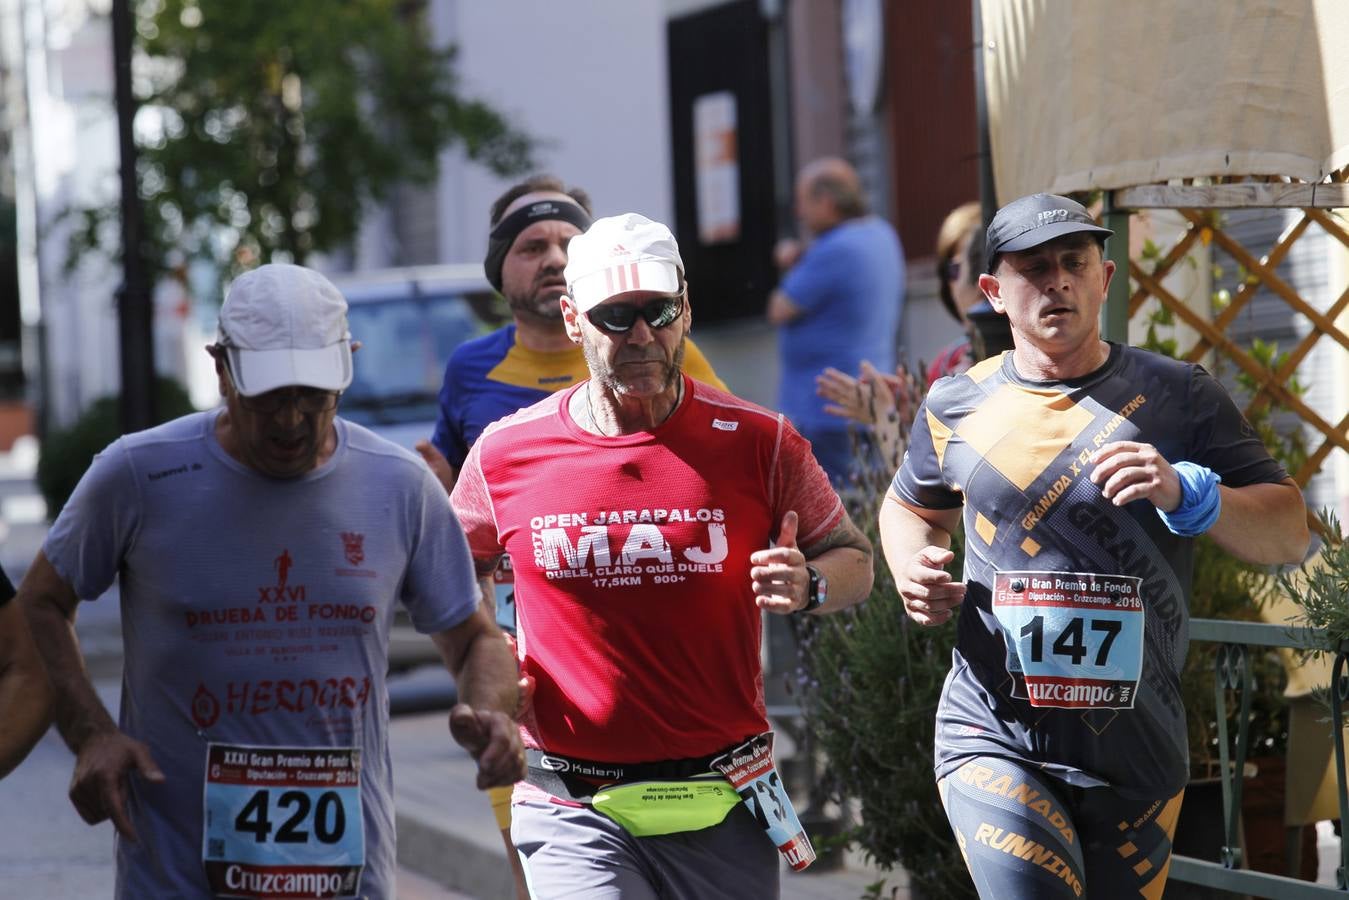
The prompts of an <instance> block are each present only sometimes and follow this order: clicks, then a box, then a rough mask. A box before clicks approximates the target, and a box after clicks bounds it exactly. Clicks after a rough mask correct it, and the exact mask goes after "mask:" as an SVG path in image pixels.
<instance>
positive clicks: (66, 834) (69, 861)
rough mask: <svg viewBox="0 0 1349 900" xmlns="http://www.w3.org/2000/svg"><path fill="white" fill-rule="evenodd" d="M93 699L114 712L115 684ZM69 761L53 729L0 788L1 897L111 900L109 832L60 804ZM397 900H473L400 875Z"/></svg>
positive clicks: (102, 686) (103, 683)
mask: <svg viewBox="0 0 1349 900" xmlns="http://www.w3.org/2000/svg"><path fill="white" fill-rule="evenodd" d="M99 693H100V694H101V695H102V696H103V697H104V700H105V701H107V702H108V703H109V705H110V706H113V707H114V708H115V704H116V694H117V682H116V680H109V679H101V680H100V682H99ZM72 763H73V758H72V757H71V755H70V752H69V751H67V750H66V748H65V745H64V744H63V743H62V742H61V739H60V737H59V736H58V735H57V734H56V732H55V730H53V731H50V732H48V733H47V736H46V737H44V738H43V739H42V742H41V743H40V744H38V746H37V747H36V749H34V751H33V754H32V755H31V756H29V757H28V759H27V760H26V761H25V762H24V764H23V765H22V766H20V767H19V768H18V769H17V770H16V771H15V772H13V773H12V774H11V775H10V777H9V778H6V779H5V780H4V781H0V886H2V887H0V896H3V897H6V898H24V900H39V898H40V900H65V898H71V900H75V898H78V900H111V898H112V896H113V875H114V867H113V831H112V826H111V825H108V824H103V825H99V826H97V827H93V828H91V827H89V826H88V825H85V824H84V822H83V820H81V819H80V817H79V816H78V815H77V814H76V812H75V809H74V807H72V806H71V805H70V802H69V801H68V800H67V799H66V788H67V786H68V784H69V782H70V770H71V765H72ZM398 896H399V898H400V900H472V898H470V897H468V896H467V895H465V894H460V893H455V892H453V891H450V890H447V889H445V888H443V887H441V886H440V885H438V884H436V883H435V882H434V881H431V880H430V879H428V878H425V877H423V876H421V875H418V874H416V873H415V872H412V871H411V870H409V869H405V868H404V869H400V870H399V873H398Z"/></svg>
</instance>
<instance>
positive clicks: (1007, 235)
mask: <svg viewBox="0 0 1349 900" xmlns="http://www.w3.org/2000/svg"><path fill="white" fill-rule="evenodd" d="M1079 231H1087V232H1091V233H1092V234H1099V235H1101V236H1102V237H1110V236H1111V235H1113V234H1114V233H1115V232H1113V231H1111V230H1110V229H1109V228H1102V227H1101V226H1100V225H1097V224H1096V220H1095V219H1093V218H1092V217H1091V213H1089V212H1087V209H1086V207H1084V206H1083V205H1082V204H1081V203H1077V202H1075V201H1073V200H1069V199H1068V198H1067V197H1060V196H1059V195H1058V194H1031V195H1030V196H1029V197H1022V198H1020V199H1019V200H1013V201H1012V202H1011V203H1009V204H1007V205H1006V206H1004V207H1003V208H1002V209H1000V210H998V213H997V215H995V216H994V217H993V221H992V222H990V223H989V226H988V233H987V235H986V239H987V248H986V250H985V253H986V256H985V259H987V260H988V271H989V272H992V271H993V265H994V263H995V261H996V260H997V258H998V255H999V254H1002V253H1012V252H1014V251H1017V250H1029V249H1030V248H1032V247H1038V246H1040V245H1041V244H1043V243H1045V242H1046V241H1052V240H1054V238H1059V237H1063V236H1064V235H1065V234H1074V233H1076V232H1079Z"/></svg>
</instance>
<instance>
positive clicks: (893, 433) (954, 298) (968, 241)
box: [815, 203, 986, 480]
mask: <svg viewBox="0 0 1349 900" xmlns="http://www.w3.org/2000/svg"><path fill="white" fill-rule="evenodd" d="M982 225H983V223H982V221H981V220H980V207H979V204H978V203H966V204H963V205H961V206H957V207H956V208H955V209H953V210H951V212H950V213H949V214H948V215H947V216H946V218H945V219H944V220H943V221H942V225H941V229H940V230H939V231H938V232H937V274H938V294H939V297H940V298H941V302H942V306H943V307H944V308H945V309H946V311H947V312H949V313H950V314H951V317H952V318H954V319H955V320H956V321H957V322H959V323H960V326H961V328H962V330H963V331H964V332H965V333H964V334H963V335H962V336H961V337H959V338H957V339H956V340H954V341H952V342H951V343H950V344H947V345H946V346H945V347H943V348H942V349H941V350H939V351H937V355H936V357H935V358H934V359H933V360H932V362H931V363H930V364H929V365H928V367H927V381H926V385H927V386H931V384H932V382H934V381H936V380H937V379H938V378H941V377H943V376H945V375H955V374H959V373H960V372H963V371H965V370H966V369H968V368H969V367H970V366H971V365H973V364H974V361H975V356H974V349H973V347H972V344H971V341H970V330H971V325H970V322H969V320H968V318H967V317H966V313H967V312H968V311H969V310H970V309H971V308H973V307H975V306H977V305H979V304H980V303H986V301H985V300H984V295H983V294H982V293H980V291H979V274H980V272H981V271H982V266H983V247H984V240H983V235H982V233H981V232H982V231H983V228H982ZM815 390H816V393H818V394H819V395H820V396H821V397H823V398H824V399H825V400H826V401H827V403H826V405H825V408H824V409H825V412H827V413H829V414H830V415H832V416H838V417H839V418H841V419H846V420H848V421H850V422H854V423H856V424H858V425H862V426H866V427H867V428H868V429H870V434H871V436H872V437H873V438H874V443H875V451H876V452H875V454H874V456H870V455H869V456H868V458H869V459H874V460H875V461H876V463H877V465H878V466H879V468H880V469H881V470H883V471H884V472H885V473H886V474H885V477H886V479H887V480H888V479H889V477H890V475H892V474H893V473H894V471H895V469H897V468H899V460H900V458H901V457H902V456H903V455H904V434H905V433H906V432H907V429H908V427H909V423H910V422H911V421H912V418H913V412H914V410H915V409H916V408H917V405H918V399H919V397H920V394H921V392H920V391H919V390H917V385H915V384H914V379H913V378H912V377H910V375H909V373H908V372H907V370H906V369H905V368H904V366H903V365H902V364H901V365H899V366H897V367H896V368H895V370H894V371H893V372H889V371H882V370H880V369H878V368H876V366H874V365H872V363H871V361H870V360H863V361H862V364H861V366H860V368H859V370H858V373H857V375H855V376H854V375H851V374H849V373H847V372H842V371H840V370H838V369H836V368H834V367H832V366H830V367H828V368H826V369H825V370H824V371H823V372H821V373H820V374H819V375H817V376H816V378H815Z"/></svg>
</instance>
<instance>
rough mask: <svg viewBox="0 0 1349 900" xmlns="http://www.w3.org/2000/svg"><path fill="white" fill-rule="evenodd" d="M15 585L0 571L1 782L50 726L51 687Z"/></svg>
mask: <svg viewBox="0 0 1349 900" xmlns="http://www.w3.org/2000/svg"><path fill="white" fill-rule="evenodd" d="M13 599H14V585H12V584H11V583H10V581H9V576H8V575H6V574H5V572H4V570H3V569H0V723H4V727H3V728H0V778H4V777H5V776H6V775H8V774H9V773H10V772H12V771H13V770H14V767H15V766H17V765H18V764H19V763H21V762H23V760H24V757H26V756H27V755H28V751H29V750H32V749H33V745H34V744H36V743H37V742H38V739H39V738H41V737H42V735H43V733H44V732H46V730H47V725H48V724H50V722H51V699H52V691H51V685H50V684H49V683H48V682H47V672H46V670H45V669H44V668H43V667H42V657H41V656H39V655H38V652H37V647H36V646H34V644H33V635H32V634H31V633H30V632H29V630H28V619H27V618H26V617H25V616H24V614H23V607H21V606H20V605H19V604H17V603H11V602H10V601H11V600H13Z"/></svg>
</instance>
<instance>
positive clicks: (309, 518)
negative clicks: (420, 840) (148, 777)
mask: <svg viewBox="0 0 1349 900" xmlns="http://www.w3.org/2000/svg"><path fill="white" fill-rule="evenodd" d="M218 414H219V412H218V411H211V412H206V413H197V414H193V415H189V416H185V417H183V418H181V419H177V420H175V421H173V422H169V423H167V424H165V425H162V426H159V427H157V428H154V429H151V430H149V431H144V432H139V433H137V434H132V435H128V436H126V437H123V438H121V439H120V440H118V441H116V442H115V443H114V444H112V445H111V446H109V447H108V449H106V450H104V451H103V452H102V453H101V454H99V455H98V456H97V457H96V458H95V460H94V463H93V465H92V467H91V468H90V469H89V472H88V473H87V474H86V475H85V476H84V478H83V480H82V481H81V482H80V484H79V487H78V488H77V489H76V490H75V493H74V495H73V496H72V497H71V499H70V502H69V503H68V504H67V505H66V507H65V509H64V510H63V511H62V512H61V515H60V517H59V518H58V519H57V521H56V523H55V525H54V526H53V527H52V529H51V532H50V534H49V535H48V537H47V541H46V544H45V546H44V552H45V553H46V555H47V558H48V559H49V560H50V561H51V563H52V565H53V566H55V568H56V570H57V572H58V573H59V574H60V575H61V577H62V578H64V579H65V580H66V581H68V582H69V583H70V584H71V585H72V586H73V587H74V589H75V592H76V593H77V594H78V595H79V596H80V597H81V598H83V599H94V598H97V597H99V596H100V595H101V594H103V593H104V592H105V591H106V590H107V589H108V588H109V587H110V586H111V585H112V582H113V578H114V576H120V582H121V603H122V633H123V640H124V644H125V671H124V675H123V682H122V705H121V723H120V724H121V727H122V729H123V730H124V731H125V732H126V733H127V734H129V735H131V736H132V737H134V738H136V739H138V740H141V741H144V742H145V743H146V744H148V745H149V747H150V752H151V753H152V754H153V755H154V757H155V760H156V761H157V762H158V763H159V765H160V767H161V768H162V769H163V771H164V774H165V776H166V781H165V782H164V783H163V784H162V785H154V784H150V783H148V782H146V781H145V780H143V779H140V778H136V777H133V778H132V779H131V807H132V818H133V821H134V822H135V825H136V828H137V830H138V832H139V834H140V836H141V841H140V843H138V844H133V843H131V842H128V841H121V840H119V841H118V848H117V861H118V867H117V868H118V877H117V882H118V883H117V888H118V889H117V894H118V896H119V897H128V898H130V897H170V896H171V897H198V896H210V895H211V893H212V887H208V884H209V885H211V886H213V887H214V891H215V892H218V893H228V894H231V895H235V896H253V895H266V894H272V895H284V894H285V892H286V891H288V890H290V891H300V892H304V891H309V890H314V891H318V892H322V891H326V890H329V889H332V890H334V891H335V893H336V895H337V896H349V895H352V894H353V893H356V888H357V886H359V896H362V897H370V898H383V897H392V896H393V891H394V865H395V863H394V811H393V799H392V787H393V784H392V773H391V769H390V759H389V748H388V742H387V726H388V699H387V693H386V689H385V673H386V671H387V668H388V638H389V627H390V624H391V622H392V620H393V615H394V609H395V602H396V601H401V602H402V604H403V605H404V606H405V607H406V608H407V609H408V611H409V613H410V615H411V618H412V622H413V624H414V625H415V626H416V628H417V630H418V631H421V632H424V633H432V632H438V631H443V630H445V629H448V628H451V627H453V626H455V625H457V624H459V623H460V622H463V621H464V620H465V619H466V618H467V617H468V616H469V615H470V614H471V613H472V611H473V610H474V609H475V607H476V605H477V601H478V597H479V592H478V588H477V584H476V581H475V579H474V573H473V564H472V560H471V558H470V557H469V554H468V548H467V545H466V543H465V541H464V536H463V532H462V530H461V529H460V527H459V523H458V521H457V520H456V519H455V517H454V514H453V512H452V511H451V509H450V505H449V501H448V499H447V498H446V496H445V492H444V490H443V489H442V488H441V486H440V485H439V483H438V482H436V480H435V478H434V476H433V475H432V474H431V472H430V470H429V469H428V468H427V467H426V465H425V464H424V463H423V462H422V461H421V460H420V459H418V458H417V457H416V456H414V455H413V454H411V453H408V452H407V451H404V450H402V449H401V448H399V447H397V446H395V445H393V444H391V443H389V442H387V441H385V440H383V439H381V438H378V437H376V436H375V435H373V434H371V433H370V432H369V431H367V430H365V429H364V428H361V427H360V426H358V425H354V424H351V423H349V422H346V421H344V420H342V419H338V420H337V421H336V428H337V436H338V444H337V449H336V451H335V452H334V454H333V456H332V458H331V459H330V460H328V461H327V462H326V463H324V464H323V465H322V466H320V467H319V468H317V469H315V470H314V471H312V472H309V473H307V474H306V475H304V476H302V477H299V478H295V479H274V478H269V477H267V476H264V475H262V474H260V473H258V472H256V471H254V470H252V469H250V468H248V467H246V466H244V465H242V464H241V463H239V462H238V461H236V460H235V459H233V458H232V457H230V456H229V455H228V454H226V453H225V452H224V450H223V449H222V448H221V447H220V444H219V442H218V441H217V440H216V438H215V436H214V424H215V421H216V418H217V416H218ZM319 748H322V749H323V752H321V753H318V752H314V751H315V750H317V749H319ZM208 753H209V754H210V765H209V766H208V764H207V763H208ZM206 810H209V813H208V812H206ZM357 821H363V824H364V828H357V827H352V826H354V825H355V823H356V822H357ZM204 859H205V860H206V862H205V864H204V863H203V860H204ZM362 866H363V867H362ZM208 873H209V876H208ZM208 877H209V882H208ZM287 878H289V879H290V880H289V881H287V880H286V879H287ZM250 892H251V893H250ZM326 895H328V896H331V895H332V894H326Z"/></svg>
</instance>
